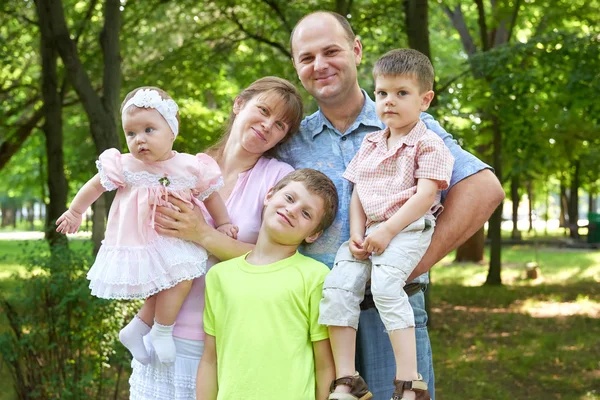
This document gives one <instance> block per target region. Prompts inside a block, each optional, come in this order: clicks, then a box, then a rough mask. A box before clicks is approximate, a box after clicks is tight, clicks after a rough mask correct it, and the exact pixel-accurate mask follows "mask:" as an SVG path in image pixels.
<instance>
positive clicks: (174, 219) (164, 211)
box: [154, 197, 213, 244]
mask: <svg viewBox="0 0 600 400" xmlns="http://www.w3.org/2000/svg"><path fill="white" fill-rule="evenodd" d="M169 202H170V203H171V204H173V205H174V206H176V207H177V208H179V210H180V211H177V210H174V209H172V208H169V207H157V208H156V211H157V213H156V217H155V219H154V221H155V222H156V224H157V225H156V232H158V233H159V234H160V235H164V236H171V237H176V238H179V239H183V240H189V241H192V242H196V243H198V244H202V239H203V236H204V234H206V233H207V232H208V231H209V230H210V229H213V227H211V226H210V225H208V224H207V223H206V220H205V219H204V215H202V211H201V210H200V208H199V207H194V209H192V208H190V207H189V206H188V205H187V204H186V203H184V202H183V201H181V200H179V199H176V198H174V197H169ZM165 217H166V218H165Z"/></svg>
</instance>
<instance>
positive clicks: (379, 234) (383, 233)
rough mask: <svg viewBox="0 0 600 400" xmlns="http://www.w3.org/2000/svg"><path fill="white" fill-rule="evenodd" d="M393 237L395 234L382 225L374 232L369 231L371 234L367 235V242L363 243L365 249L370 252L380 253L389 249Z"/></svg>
mask: <svg viewBox="0 0 600 400" xmlns="http://www.w3.org/2000/svg"><path fill="white" fill-rule="evenodd" d="M393 237H394V236H393V235H392V234H391V233H390V232H389V231H388V230H387V229H385V225H381V226H379V227H378V228H377V229H375V230H374V231H373V232H371V233H369V236H367V237H366V239H365V242H364V243H363V249H365V250H366V251H367V252H368V253H369V254H371V253H375V254H377V255H380V254H381V253H383V252H384V251H385V249H387V247H388V245H389V244H390V241H391V240H392V238H393Z"/></svg>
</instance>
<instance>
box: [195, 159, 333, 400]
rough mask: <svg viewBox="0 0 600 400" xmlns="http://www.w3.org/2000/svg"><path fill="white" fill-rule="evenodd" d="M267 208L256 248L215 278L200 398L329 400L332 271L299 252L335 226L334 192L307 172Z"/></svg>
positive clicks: (209, 292)
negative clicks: (325, 291) (328, 287)
mask: <svg viewBox="0 0 600 400" xmlns="http://www.w3.org/2000/svg"><path fill="white" fill-rule="evenodd" d="M264 204H265V208H264V212H263V223H262V225H261V228H260V231H259V234H258V241H257V243H256V247H255V248H254V250H252V251H251V252H250V253H248V254H247V255H245V256H242V257H238V258H234V259H232V260H229V261H225V262H222V263H220V264H217V265H215V266H214V267H212V268H211V269H210V271H209V272H208V274H207V275H206V305H205V310H204V330H205V331H206V338H205V341H204V354H203V356H202V361H201V362H200V366H199V368H198V377H197V381H196V397H197V400H209V399H210V400H214V399H225V400H229V399H244V400H253V399H257V400H258V399H260V400H264V399H279V398H282V399H283V398H284V399H286V400H314V399H317V400H321V399H325V398H327V396H328V394H329V383H330V382H331V381H332V380H333V379H334V378H335V368H334V365H333V357H332V355H331V347H330V345H329V339H328V334H327V327H325V326H323V325H319V323H318V318H319V302H320V301H321V297H322V286H323V280H324V279H325V275H327V273H328V272H329V268H327V266H326V265H324V264H322V263H320V262H318V261H315V260H313V259H312V258H309V257H305V256H303V255H301V254H300V253H298V251H297V249H298V246H300V244H301V243H303V242H307V243H312V242H314V241H315V240H317V238H318V237H319V236H320V235H321V233H322V232H323V230H324V229H326V228H327V227H329V225H331V223H332V222H333V220H334V218H335V214H336V211H337V205H338V196H337V192H336V189H335V185H334V184H333V182H331V180H330V179H329V178H328V177H327V176H325V175H324V174H322V173H321V172H318V171H316V170H313V169H301V170H298V171H294V172H292V173H290V174H289V175H287V176H286V177H285V178H283V179H282V180H281V181H280V182H279V183H278V184H277V185H276V186H275V187H273V188H272V189H271V190H270V191H269V193H268V195H267V197H266V199H265V202H264Z"/></svg>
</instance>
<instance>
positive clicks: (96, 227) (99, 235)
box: [92, 195, 106, 256]
mask: <svg viewBox="0 0 600 400" xmlns="http://www.w3.org/2000/svg"><path fill="white" fill-rule="evenodd" d="M105 224H106V196H104V195H102V196H100V197H99V198H98V200H96V202H95V203H94V204H92V241H93V242H94V250H93V252H94V256H95V255H96V254H98V250H100V245H101V244H102V239H104V226H105Z"/></svg>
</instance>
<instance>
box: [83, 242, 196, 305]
mask: <svg viewBox="0 0 600 400" xmlns="http://www.w3.org/2000/svg"><path fill="white" fill-rule="evenodd" d="M207 259H208V255H207V253H206V250H204V249H203V248H202V247H200V246H198V245H197V244H195V243H193V242H188V241H185V240H181V239H177V238H170V237H165V236H158V238H156V239H155V240H153V241H152V242H150V243H148V244H147V245H144V246H108V245H105V244H104V243H103V244H102V247H100V250H99V251H98V255H97V256H96V262H94V265H92V267H91V268H90V270H89V271H88V274H87V279H89V281H90V289H92V294H93V295H94V296H97V297H100V298H103V299H123V300H131V299H146V298H148V297H150V296H152V295H153V294H156V293H158V292H160V291H162V290H165V289H169V288H171V287H173V286H175V285H177V284H178V283H179V282H182V281H189V280H192V279H194V278H198V277H200V276H202V275H204V274H205V273H206V260H207Z"/></svg>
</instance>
